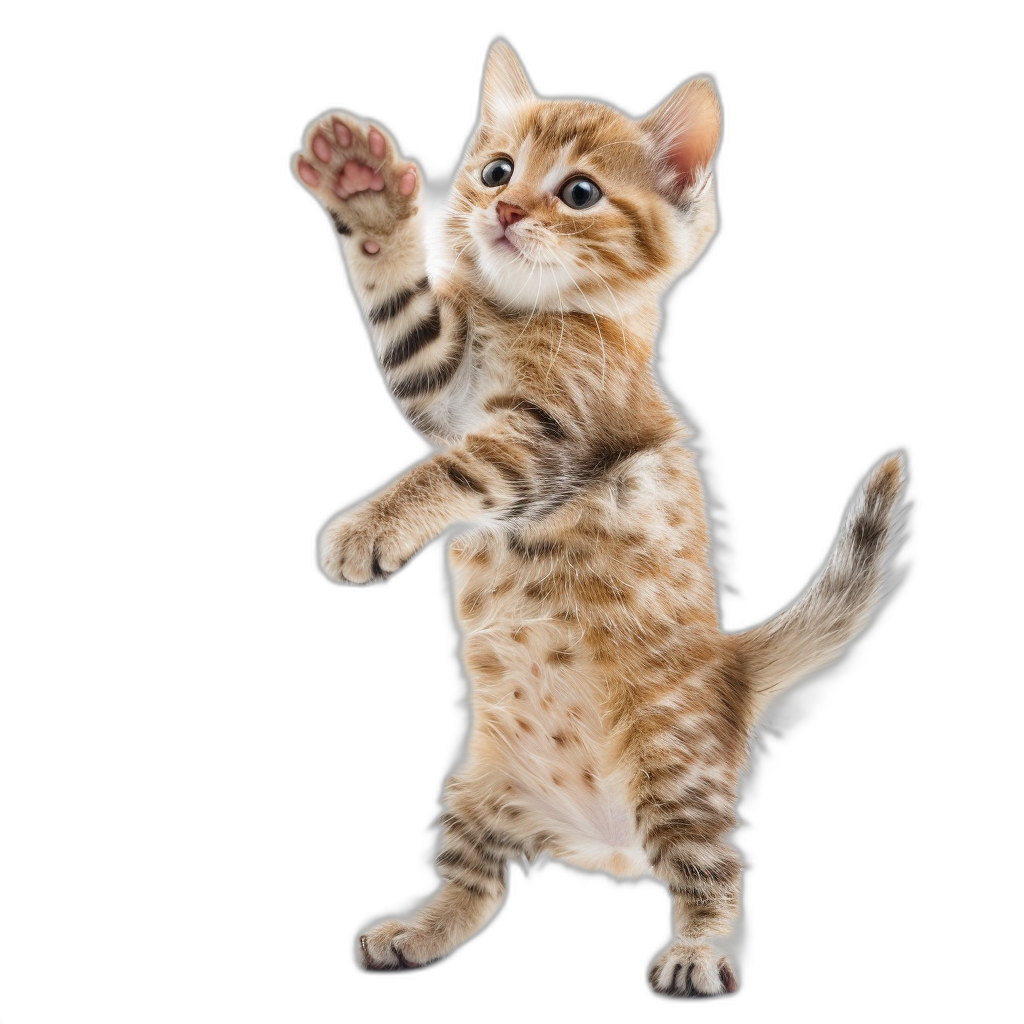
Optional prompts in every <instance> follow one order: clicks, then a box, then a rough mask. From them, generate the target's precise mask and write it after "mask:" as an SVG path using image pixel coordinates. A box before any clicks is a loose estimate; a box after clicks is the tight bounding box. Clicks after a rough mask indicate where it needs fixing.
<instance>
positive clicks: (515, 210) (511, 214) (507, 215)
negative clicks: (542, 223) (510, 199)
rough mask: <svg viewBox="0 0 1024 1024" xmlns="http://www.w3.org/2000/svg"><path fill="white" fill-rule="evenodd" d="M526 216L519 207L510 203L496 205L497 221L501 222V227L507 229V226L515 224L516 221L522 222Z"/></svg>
mask: <svg viewBox="0 0 1024 1024" xmlns="http://www.w3.org/2000/svg"><path fill="white" fill-rule="evenodd" d="M525 216H526V211H525V210H524V209H523V208H522V207H521V206H513V205H512V204H511V203H498V220H500V221H501V226H502V227H503V228H507V227H508V226H509V224H515V222H516V221H517V220H522V219H523V218H524V217H525Z"/></svg>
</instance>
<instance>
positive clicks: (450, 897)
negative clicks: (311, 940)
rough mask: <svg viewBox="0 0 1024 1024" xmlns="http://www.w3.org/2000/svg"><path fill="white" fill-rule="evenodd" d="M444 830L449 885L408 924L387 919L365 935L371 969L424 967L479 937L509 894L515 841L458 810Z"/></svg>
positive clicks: (363, 947)
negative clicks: (507, 879) (509, 865)
mask: <svg viewBox="0 0 1024 1024" xmlns="http://www.w3.org/2000/svg"><path fill="white" fill-rule="evenodd" d="M441 823H442V826H443V828H444V832H443V836H442V840H441V852H440V853H439V854H438V857H437V865H438V870H439V871H440V874H441V876H442V878H444V880H445V881H444V883H443V884H442V886H441V888H440V889H439V890H438V891H437V892H436V893H435V894H434V896H433V897H432V898H431V899H430V900H429V901H428V902H427V904H426V905H425V906H424V907H423V908H422V909H421V910H420V911H419V912H418V913H417V914H416V916H415V917H414V918H413V919H412V920H411V921H410V922H408V923H404V922H401V921H386V922H384V923H383V924H380V925H378V926H377V927H376V928H373V929H371V930H370V931H368V932H367V933H366V934H365V935H362V936H360V939H359V945H360V953H361V956H362V962H363V966H364V967H365V968H367V969H368V970H378V971H380V970H385V971H386V970H398V969H400V968H404V967H422V966H423V965H424V964H426V963H429V962H430V961H431V960H438V959H440V958H441V957H443V956H445V955H446V954H447V953H450V952H451V951H452V950H453V949H454V948H455V947H456V946H458V945H461V944H462V943H463V942H465V941H466V939H468V938H471V937H472V936H473V935H475V934H476V933H477V932H478V931H479V930H480V929H481V928H482V927H483V926H484V925H485V924H486V923H487V922H488V921H489V920H490V919H491V917H492V916H493V915H494V913H495V911H496V910H497V909H498V907H499V906H500V905H501V901H502V899H503V898H504V896H505V875H506V862H507V860H508V858H509V857H510V856H514V855H515V854H516V849H515V844H513V843H511V842H510V841H508V840H507V839H506V838H505V837H504V836H502V835H501V834H500V833H499V832H497V831H496V830H495V829H493V828H491V827H489V826H488V825H486V824H483V823H482V822H480V821H479V820H478V819H475V818H473V817H471V816H470V815H468V814H463V813H459V812H457V811H453V812H451V813H448V814H445V815H444V816H443V817H442V819H441Z"/></svg>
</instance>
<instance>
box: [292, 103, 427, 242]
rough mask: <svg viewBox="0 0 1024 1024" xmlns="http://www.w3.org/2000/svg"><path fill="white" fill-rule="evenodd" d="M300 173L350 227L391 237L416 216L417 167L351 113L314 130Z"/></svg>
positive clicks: (327, 117)
mask: <svg viewBox="0 0 1024 1024" xmlns="http://www.w3.org/2000/svg"><path fill="white" fill-rule="evenodd" d="M295 172H296V174H298V176H299V180H300V181H302V183H303V184H304V185H306V186H307V187H308V188H309V189H310V190H311V191H313V192H314V193H315V194H316V196H317V198H318V199H319V200H320V202H321V203H323V204H324V206H326V207H327V209H328V210H330V211H331V213H332V214H334V215H335V217H336V218H337V217H339V216H340V217H341V218H342V220H343V222H344V223H345V224H346V225H348V226H350V227H355V228H361V229H363V230H365V231H367V232H370V233H378V234H386V233H387V232H388V231H390V230H392V229H393V228H394V226H395V224H396V223H397V222H399V221H402V220H404V219H405V218H407V217H409V216H410V215H411V214H412V213H413V212H414V211H415V205H414V200H415V198H416V194H417V193H418V191H419V185H420V174H419V172H418V171H417V169H416V165H415V164H413V163H411V162H410V161H408V160H403V159H402V158H401V157H400V155H399V154H398V151H397V149H396V147H395V145H394V143H393V142H392V141H391V140H390V139H389V138H388V136H387V135H386V134H385V133H384V132H383V131H382V130H381V129H380V128H377V127H375V126H365V125H363V124H362V123H361V122H359V121H358V120H357V119H356V118H354V117H352V116H351V115H349V114H327V115H325V116H324V117H322V118H320V120H318V121H316V122H315V123H314V124H313V125H312V126H311V127H310V129H309V131H308V132H307V133H306V145H305V149H304V150H303V151H302V153H299V154H297V155H296V157H295ZM339 230H340V229H339ZM343 233H348V232H347V231H346V232H343Z"/></svg>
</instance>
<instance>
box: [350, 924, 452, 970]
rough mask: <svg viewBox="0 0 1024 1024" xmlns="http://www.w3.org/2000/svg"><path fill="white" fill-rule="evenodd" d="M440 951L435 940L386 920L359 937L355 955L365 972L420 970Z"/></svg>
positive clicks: (440, 954)
mask: <svg viewBox="0 0 1024 1024" xmlns="http://www.w3.org/2000/svg"><path fill="white" fill-rule="evenodd" d="M444 952H445V951H444V950H442V949H441V948H440V947H439V946H438V944H437V941H436V938H435V937H432V936H431V935H429V934H428V933H427V932H425V931H423V930H422V929H419V928H414V927H413V926H411V925H407V924H403V923H402V922H401V921H386V922H385V923H384V924H381V925H378V926H377V927H376V928H374V929H372V930H371V931H369V932H367V933H366V934H365V935H360V936H359V955H360V958H361V959H362V964H363V967H364V968H365V969H366V970H368V971H401V970H409V969H411V968H413V967H423V966H424V965H425V964H428V963H430V962H431V961H432V960H437V959H438V957H441V956H443V955H444Z"/></svg>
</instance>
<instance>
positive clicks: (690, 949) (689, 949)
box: [650, 942, 738, 996]
mask: <svg viewBox="0 0 1024 1024" xmlns="http://www.w3.org/2000/svg"><path fill="white" fill-rule="evenodd" d="M650 982H651V987H652V988H653V989H654V991H655V992H660V993H662V995H667V996H717V995H721V994H722V993H724V992H735V991H736V989H737V987H738V986H737V984H736V975H735V974H734V973H733V970H732V965H731V964H730V963H729V961H728V959H727V958H726V957H724V956H719V954H717V953H716V952H715V951H714V950H713V949H712V948H711V947H710V946H706V945H692V944H690V943H684V942H677V943H675V944H674V945H672V946H669V948H668V949H666V950H665V952H664V953H662V954H661V955H660V956H659V957H658V958H657V960H655V961H654V964H653V965H652V966H651V973H650Z"/></svg>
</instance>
